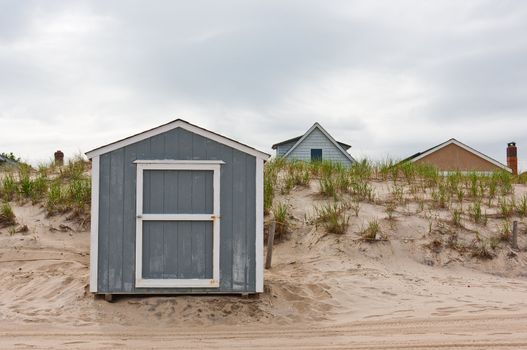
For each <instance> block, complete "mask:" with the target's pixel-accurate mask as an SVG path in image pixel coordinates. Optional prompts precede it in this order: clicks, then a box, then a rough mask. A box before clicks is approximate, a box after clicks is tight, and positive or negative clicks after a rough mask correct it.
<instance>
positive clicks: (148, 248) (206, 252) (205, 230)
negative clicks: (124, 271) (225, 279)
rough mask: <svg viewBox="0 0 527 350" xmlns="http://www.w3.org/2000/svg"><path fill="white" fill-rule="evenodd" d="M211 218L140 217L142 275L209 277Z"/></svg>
mask: <svg viewBox="0 0 527 350" xmlns="http://www.w3.org/2000/svg"><path fill="white" fill-rule="evenodd" d="M212 238H213V236H212V222H202V221H144V222H143V278H149V279H152V278H162V279H190V278H199V279H211V278H212V277H213V276H212Z"/></svg>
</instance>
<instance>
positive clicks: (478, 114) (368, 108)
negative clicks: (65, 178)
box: [0, 0, 527, 168]
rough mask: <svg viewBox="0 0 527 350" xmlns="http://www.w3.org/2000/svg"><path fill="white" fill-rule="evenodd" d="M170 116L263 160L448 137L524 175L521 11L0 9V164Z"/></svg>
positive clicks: (111, 4)
mask: <svg viewBox="0 0 527 350" xmlns="http://www.w3.org/2000/svg"><path fill="white" fill-rule="evenodd" d="M176 118H183V119H186V120H187V121H189V122H192V123H195V124H198V125H200V126H203V127H205V128H209V129H211V130H213V131H216V132H218V133H221V134H224V135H225V136H228V137H231V138H235V139H237V140H239V141H241V142H244V143H247V144H249V145H251V146H254V147H256V148H259V149H261V150H263V151H266V152H268V153H271V145H272V144H273V143H276V142H279V141H282V140H284V139H288V138H291V137H295V136H298V135H301V134H302V133H304V132H305V131H306V130H307V129H308V128H309V127H310V126H311V125H312V124H313V123H314V122H315V121H318V122H320V123H321V124H322V125H323V126H324V127H325V128H326V130H328V131H329V132H330V133H331V134H332V135H333V136H334V137H335V138H336V139H337V140H339V141H342V142H345V143H349V144H351V145H352V149H351V150H350V153H351V154H352V155H353V156H355V157H357V158H361V157H369V158H373V159H381V158H384V157H386V156H391V157H394V158H401V157H406V156H408V155H411V154H413V153H415V152H417V151H421V150H424V149H426V148H429V147H431V146H434V145H436V144H438V143H441V142H443V141H445V140H447V139H449V138H452V137H454V138H457V139H458V140H460V141H462V142H465V143H467V144H468V145H470V146H472V147H474V148H476V149H478V150H480V151H483V152H484V153H486V154H488V155H490V156H492V157H494V158H496V159H497V160H499V161H501V162H505V147H506V143H507V142H508V141H512V140H514V141H517V142H518V145H519V158H520V159H521V163H520V164H521V167H522V168H526V167H527V162H526V160H527V137H526V135H527V2H526V1H502V0H500V1H457V0H456V1H434V2H432V1H421V0H416V1H349V0H346V1H305V0H303V1H290V2H288V1H283V0H281V1H260V2H258V1H246V0H242V1H196V0H193V1H86V2H84V1H45V2H44V1H18V0H12V1H4V0H0V152H2V151H4V152H9V151H13V152H15V153H16V154H19V155H21V156H22V157H23V158H24V159H26V160H29V161H31V162H33V163H35V162H38V161H40V160H48V159H49V158H50V157H51V156H52V154H53V152H54V151H55V150H57V149H62V150H63V151H64V152H65V153H66V156H70V155H71V154H72V153H75V152H79V151H83V152H85V151H88V150H90V149H92V148H95V147H98V146H101V145H104V144H106V143H109V142H112V141H115V140H117V139H120V138H123V137H126V136H129V135H131V134H133V133H137V132H140V131H143V130H145V129H149V128H152V127H154V126H157V125H160V124H163V123H166V122H168V121H170V120H172V119H176Z"/></svg>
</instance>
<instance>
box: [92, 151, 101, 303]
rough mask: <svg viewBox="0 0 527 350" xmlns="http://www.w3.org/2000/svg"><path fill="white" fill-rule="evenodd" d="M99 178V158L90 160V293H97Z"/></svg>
mask: <svg viewBox="0 0 527 350" xmlns="http://www.w3.org/2000/svg"><path fill="white" fill-rule="evenodd" d="M99 177H100V157H99V156H95V157H93V158H92V160H91V227H90V292H92V293H97V290H98V286H97V272H98V271H97V269H98V262H99Z"/></svg>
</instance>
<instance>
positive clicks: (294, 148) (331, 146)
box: [272, 123, 355, 166]
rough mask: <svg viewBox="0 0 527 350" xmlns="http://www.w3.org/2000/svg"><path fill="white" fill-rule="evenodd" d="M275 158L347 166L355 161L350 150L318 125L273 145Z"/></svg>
mask: <svg viewBox="0 0 527 350" xmlns="http://www.w3.org/2000/svg"><path fill="white" fill-rule="evenodd" d="M272 148H273V149H275V150H276V156H277V157H282V158H284V159H287V160H301V161H306V162H310V161H317V160H327V161H331V162H335V163H341V164H342V165H345V166H349V165H351V164H353V163H355V159H354V158H353V157H352V156H351V155H350V154H349V153H348V152H347V150H348V149H350V148H351V146H350V145H348V144H345V143H344V142H338V141H336V140H335V139H334V138H333V137H332V136H331V135H330V134H329V133H328V132H327V131H326V130H325V129H324V128H323V127H322V125H320V124H319V123H315V124H313V126H311V128H309V130H307V131H306V132H305V134H304V135H302V136H298V137H294V138H292V139H289V140H285V141H282V142H278V143H275V144H274V145H273V146H272Z"/></svg>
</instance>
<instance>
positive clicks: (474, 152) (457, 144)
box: [409, 139, 512, 173]
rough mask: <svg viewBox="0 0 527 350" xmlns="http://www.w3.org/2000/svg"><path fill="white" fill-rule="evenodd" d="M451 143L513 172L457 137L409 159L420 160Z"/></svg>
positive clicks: (412, 160)
mask: <svg viewBox="0 0 527 350" xmlns="http://www.w3.org/2000/svg"><path fill="white" fill-rule="evenodd" d="M451 144H454V145H456V146H459V147H461V148H463V149H464V150H465V151H467V152H470V153H472V154H474V155H475V156H478V157H480V158H483V159H484V160H486V161H487V162H489V163H492V164H494V165H495V166H497V167H499V168H501V169H503V170H505V171H508V172H509V173H512V170H511V169H510V168H509V167H508V166H506V165H504V164H501V163H500V162H498V161H497V160H495V159H492V158H490V157H488V156H486V155H484V154H483V153H481V152H479V151H476V150H475V149H474V148H472V147H469V146H467V145H465V144H464V143H462V142H460V141H458V140H456V139H450V140H448V141H445V142H443V143H441V144H439V145H437V146H435V147H433V148H431V149H429V150H428V151H426V152H424V153H422V154H420V155H419V156H417V157H415V158H412V159H409V160H410V161H411V162H415V161H418V160H419V159H422V158H424V157H426V156H428V155H430V154H432V153H434V152H437V151H439V150H440V149H442V148H444V147H446V146H448V145H451Z"/></svg>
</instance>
